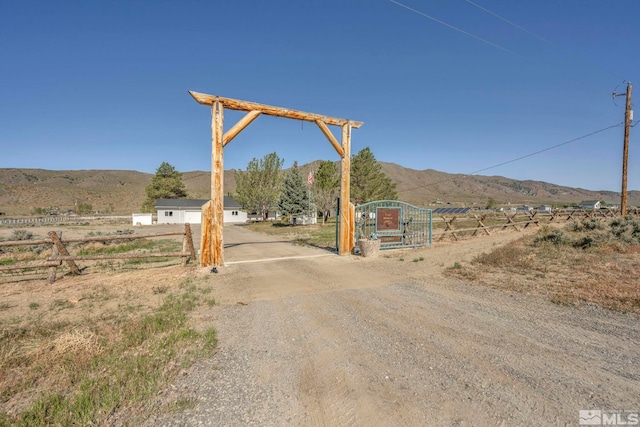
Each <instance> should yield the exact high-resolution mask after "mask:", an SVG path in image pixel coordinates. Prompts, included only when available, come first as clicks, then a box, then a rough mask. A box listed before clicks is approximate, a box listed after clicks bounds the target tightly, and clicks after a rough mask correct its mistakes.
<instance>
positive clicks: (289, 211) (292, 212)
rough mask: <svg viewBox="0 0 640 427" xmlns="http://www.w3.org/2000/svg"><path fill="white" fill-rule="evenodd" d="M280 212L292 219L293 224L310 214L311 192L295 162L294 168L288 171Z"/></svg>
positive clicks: (284, 182)
mask: <svg viewBox="0 0 640 427" xmlns="http://www.w3.org/2000/svg"><path fill="white" fill-rule="evenodd" d="M278 210H279V211H280V214H281V215H285V216H288V217H290V218H291V219H292V220H293V224H294V225H295V224H296V218H300V217H301V216H303V215H304V214H305V213H308V212H309V192H308V189H307V183H306V180H305V179H304V176H303V175H302V172H300V168H298V163H297V162H294V163H293V167H292V168H291V169H289V170H288V171H287V173H286V174H285V176H284V181H283V183H282V191H281V192H280V200H279V201H278Z"/></svg>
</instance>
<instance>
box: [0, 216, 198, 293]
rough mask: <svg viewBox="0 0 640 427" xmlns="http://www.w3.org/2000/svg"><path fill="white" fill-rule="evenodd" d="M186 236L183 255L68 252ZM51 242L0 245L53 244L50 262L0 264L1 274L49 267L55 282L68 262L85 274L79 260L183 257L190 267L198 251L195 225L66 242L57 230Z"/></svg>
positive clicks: (48, 260) (172, 253)
mask: <svg viewBox="0 0 640 427" xmlns="http://www.w3.org/2000/svg"><path fill="white" fill-rule="evenodd" d="M179 235H182V236H184V237H183V240H182V252H145V253H136V252H130V253H121V254H101V255H71V254H70V253H69V251H68V249H67V244H68V243H88V242H108V241H116V240H117V241H130V240H138V239H149V238H155V237H164V236H179ZM48 236H49V238H48V239H40V240H15V241H7V242H0V248H1V247H12V246H36V245H51V255H50V256H49V257H48V258H47V259H46V260H40V261H29V262H23V263H13V264H9V265H0V272H1V271H9V270H30V269H36V268H49V277H48V281H49V283H53V282H55V280H56V274H57V269H58V267H60V266H61V265H62V263H63V262H64V263H66V264H67V266H68V267H69V269H70V271H71V274H75V275H78V274H81V270H80V268H79V267H78V265H77V264H76V261H95V260H108V259H136V258H138V259H140V258H170V257H181V258H182V265H183V266H186V265H187V263H188V262H189V261H190V260H195V259H196V252H195V248H194V246H193V236H192V234H191V226H190V225H189V224H185V226H184V231H173V232H165V233H155V234H145V235H141V234H131V235H117V236H95V237H85V238H76V239H65V240H63V239H62V236H61V234H58V233H56V232H55V231H50V232H49V233H48Z"/></svg>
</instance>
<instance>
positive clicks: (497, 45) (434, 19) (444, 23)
mask: <svg viewBox="0 0 640 427" xmlns="http://www.w3.org/2000/svg"><path fill="white" fill-rule="evenodd" d="M389 1H390V2H391V3H395V4H397V5H398V6H401V7H404V8H405V9H407V10H410V11H411V12H413V13H417V14H418V15H421V16H424V17H425V18H428V19H431V20H432V21H434V22H437V23H438V24H441V25H444V26H445V27H448V28H451V29H452V30H455V31H458V32H459V33H462V34H464V35H466V36H468V37H471V38H474V39H476V40H478V41H481V42H482V43H485V44H488V45H489V46H492V47H494V48H496V49H500V50H501V51H503V52H506V53H509V54H511V55H514V56H517V57H518V58H520V59H524V60H525V61H527V62H532V63H535V61H533V60H531V59H529V58H527V57H526V56H523V55H520V54H519V53H517V52H514V51H512V50H509V49H507V48H506V47H502V46H500V45H499V44H496V43H493V42H491V41H489V40H487V39H483V38H482V37H478V36H476V35H475V34H471V33H470V32H468V31H465V30H463V29H461V28H458V27H454V26H453V25H451V24H448V23H446V22H444V21H442V20H440V19H437V18H434V17H433V16H431V15H427V14H426V13H424V12H420V11H419V10H417V9H414V8H412V7H409V6H407V5H406V4H402V3H400V2H398V1H396V0H389Z"/></svg>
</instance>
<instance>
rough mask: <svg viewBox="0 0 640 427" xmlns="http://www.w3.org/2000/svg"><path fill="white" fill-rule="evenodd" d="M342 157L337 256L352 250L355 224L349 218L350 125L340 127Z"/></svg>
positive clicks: (351, 218) (352, 219)
mask: <svg viewBox="0 0 640 427" xmlns="http://www.w3.org/2000/svg"><path fill="white" fill-rule="evenodd" d="M342 151H343V153H344V155H343V156H342V161H341V162H340V163H341V165H342V172H341V179H340V236H338V238H339V241H340V244H339V245H338V248H339V249H338V254H339V255H349V254H350V253H351V251H352V250H353V248H354V245H353V244H352V243H351V242H352V239H353V237H350V236H351V235H352V234H353V232H354V229H355V224H354V220H355V218H353V217H352V216H351V210H350V208H349V205H350V203H351V200H350V199H351V194H350V189H351V124H350V123H345V124H344V125H342Z"/></svg>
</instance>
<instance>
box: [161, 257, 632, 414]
mask: <svg viewBox="0 0 640 427" xmlns="http://www.w3.org/2000/svg"><path fill="white" fill-rule="evenodd" d="M447 250H451V251H456V250H457V249H456V248H454V247H453V246H452V247H449V248H447ZM466 251H468V249H465V250H459V251H458V254H463V255H464V256H471V254H470V253H468V252H466ZM419 253H422V252H419ZM424 253H425V255H427V259H426V261H425V262H424V263H404V264H401V265H400V267H399V266H398V261H397V260H393V259H384V258H382V259H377V260H375V262H372V261H370V260H369V259H362V258H351V257H335V258H333V257H328V258H317V259H316V258H313V259H307V260H287V261H280V262H273V263H260V264H242V265H234V266H231V267H229V268H225V269H224V271H223V272H221V274H220V275H217V276H212V278H213V280H214V282H213V283H216V290H215V296H216V300H218V301H219V302H221V303H222V304H223V305H222V306H218V307H214V308H213V309H211V310H212V312H214V313H217V317H218V320H217V322H216V323H217V324H216V327H219V333H220V335H219V337H220V348H219V353H218V355H217V356H216V360H217V363H219V365H220V372H219V374H217V375H214V376H212V375H207V374H205V370H206V369H207V368H206V367H203V368H201V369H203V371H202V373H203V375H192V376H190V378H193V380H196V381H197V379H200V380H201V382H204V383H207V384H202V383H197V384H195V385H192V387H196V388H197V390H199V391H200V393H198V394H196V395H199V396H200V395H202V394H204V396H203V397H202V401H201V403H200V404H199V405H198V407H197V408H195V409H194V410H192V411H187V412H185V414H179V415H176V416H175V417H172V422H175V424H170V423H167V424H165V425H185V424H196V423H197V422H201V423H202V424H204V425H313V426H333V425H345V426H352V425H353V426H360V425H362V426H376V425H380V426H388V425H394V426H395V425H407V426H413V425H478V426H484V425H505V426H506V425H575V424H576V423H577V420H578V410H579V409H594V408H597V409H607V408H620V407H626V408H634V407H636V406H637V405H638V404H639V402H638V401H637V396H638V395H640V382H639V381H638V378H640V334H639V328H638V322H637V320H638V317H637V316H633V315H631V316H626V315H621V314H619V313H611V312H608V311H606V310H600V309H596V308H591V307H587V308H573V307H562V306H557V305H553V304H551V303H549V301H548V300H546V299H544V298H543V297H537V296H531V295H525V294H517V293H509V292H505V291H499V290H495V289H488V288H484V287H478V286H472V285H468V284H465V283H462V282H459V281H457V280H453V279H450V278H444V277H442V276H441V275H440V274H439V271H441V269H442V267H441V266H440V267H438V265H436V263H437V264H439V263H444V262H445V261H442V260H444V259H445V258H446V257H444V258H443V257H438V256H434V257H433V259H430V258H429V257H428V254H429V251H425V252H424ZM436 255H437V254H436ZM455 256H456V257H457V256H458V255H455ZM237 302H243V303H244V304H248V305H242V306H240V305H237V304H236V303H237ZM203 366H204V365H203ZM197 369H198V368H196V371H197ZM208 369H210V368H208ZM193 380H192V381H193ZM203 413H204V414H206V416H204V415H203ZM192 421H193V422H192ZM196 421H197V422H196ZM159 424H162V423H159Z"/></svg>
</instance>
